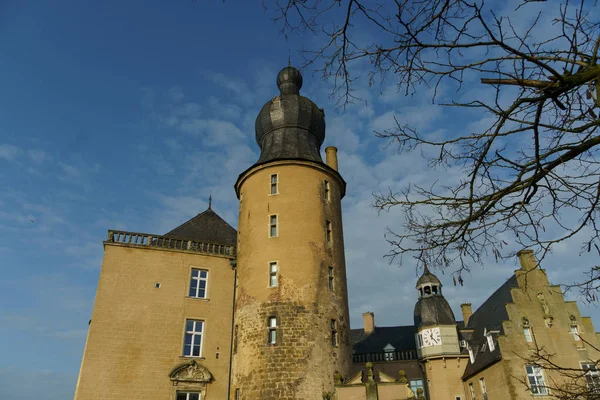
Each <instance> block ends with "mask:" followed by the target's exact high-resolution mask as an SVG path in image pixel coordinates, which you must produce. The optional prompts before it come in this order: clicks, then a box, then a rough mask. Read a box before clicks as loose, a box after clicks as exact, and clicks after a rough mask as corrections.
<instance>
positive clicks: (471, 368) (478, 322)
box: [463, 274, 519, 379]
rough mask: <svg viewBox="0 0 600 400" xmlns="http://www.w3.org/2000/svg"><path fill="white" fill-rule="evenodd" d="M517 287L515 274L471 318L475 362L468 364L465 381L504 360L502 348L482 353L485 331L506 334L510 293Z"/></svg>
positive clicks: (510, 299)
mask: <svg viewBox="0 0 600 400" xmlns="http://www.w3.org/2000/svg"><path fill="white" fill-rule="evenodd" d="M517 287H519V284H518V282H517V277H516V276H515V275H514V274H513V275H512V276H511V277H510V278H509V279H508V280H507V281H506V282H504V284H503V285H502V286H500V287H499V288H498V289H497V290H496V291H495V292H494V293H493V294H492V295H491V296H490V297H488V299H487V300H486V301H484V302H483V304H482V305H481V306H480V307H479V308H478V309H477V310H476V311H475V312H474V313H473V315H472V316H471V318H469V323H468V324H467V327H466V329H472V330H473V333H472V335H471V340H469V345H470V346H471V348H472V349H473V351H474V355H475V362H474V363H473V364H471V362H469V364H467V367H466V368H465V373H464V374H463V379H466V378H468V377H469V376H471V375H473V374H475V373H476V372H478V371H481V370H482V369H484V368H486V367H488V366H490V365H491V364H493V363H495V362H496V361H498V360H500V359H501V358H502V353H501V352H500V346H496V348H495V350H494V351H491V352H490V351H489V348H487V345H486V348H485V351H484V352H483V353H482V352H481V348H482V346H484V345H485V344H486V343H487V338H486V337H485V336H484V331H485V330H486V329H487V331H499V332H500V334H501V335H502V334H504V329H503V328H502V321H508V319H509V318H508V312H507V311H506V304H508V303H512V302H513V298H512V295H511V293H510V291H511V289H513V288H517ZM494 342H497V336H495V335H494Z"/></svg>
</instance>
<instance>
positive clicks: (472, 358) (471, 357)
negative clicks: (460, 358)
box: [468, 347, 475, 364]
mask: <svg viewBox="0 0 600 400" xmlns="http://www.w3.org/2000/svg"><path fill="white" fill-rule="evenodd" d="M468 350H469V360H471V364H473V363H474V362H475V353H474V352H473V349H472V348H470V347H469V349H468Z"/></svg>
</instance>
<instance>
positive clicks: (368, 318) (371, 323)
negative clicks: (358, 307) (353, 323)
mask: <svg viewBox="0 0 600 400" xmlns="http://www.w3.org/2000/svg"><path fill="white" fill-rule="evenodd" d="M362 316H363V330H364V331H365V333H371V332H373V331H374V330H375V314H373V313H372V312H371V311H367V312H365V313H363V315H362Z"/></svg>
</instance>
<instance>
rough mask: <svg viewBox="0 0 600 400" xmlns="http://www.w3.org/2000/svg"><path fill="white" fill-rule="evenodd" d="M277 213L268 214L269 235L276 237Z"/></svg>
mask: <svg viewBox="0 0 600 400" xmlns="http://www.w3.org/2000/svg"><path fill="white" fill-rule="evenodd" d="M277 235H278V232H277V215H270V216H269V237H277Z"/></svg>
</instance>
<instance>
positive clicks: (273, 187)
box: [271, 174, 279, 194]
mask: <svg viewBox="0 0 600 400" xmlns="http://www.w3.org/2000/svg"><path fill="white" fill-rule="evenodd" d="M277 184H278V176H277V174H273V175H271V194H277V193H279V192H278V187H277Z"/></svg>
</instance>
